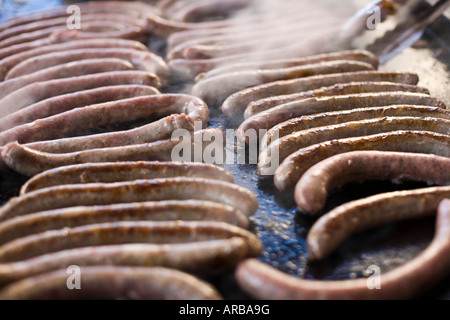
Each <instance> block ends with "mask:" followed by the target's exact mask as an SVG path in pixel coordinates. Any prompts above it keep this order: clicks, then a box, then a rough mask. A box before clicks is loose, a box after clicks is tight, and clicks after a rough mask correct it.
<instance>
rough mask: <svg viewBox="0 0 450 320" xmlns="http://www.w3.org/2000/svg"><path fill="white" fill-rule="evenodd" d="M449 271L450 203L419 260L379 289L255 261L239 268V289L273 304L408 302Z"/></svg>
mask: <svg viewBox="0 0 450 320" xmlns="http://www.w3.org/2000/svg"><path fill="white" fill-rule="evenodd" d="M449 270H450V201H449V200H443V201H442V202H441V204H440V205H439V208H438V217H437V222H436V234H435V236H434V239H433V241H432V242H431V244H430V245H429V246H428V248H427V249H425V251H424V252H422V253H421V254H420V255H419V256H417V257H416V258H414V259H412V260H411V261H408V262H407V263H405V264H404V265H402V266H400V267H398V268H396V269H394V270H392V271H389V272H386V273H384V274H382V275H381V279H380V281H381V289H380V290H370V289H369V288H368V286H367V279H356V280H344V281H316V280H306V279H299V278H296V277H293V276H290V275H287V274H284V273H282V272H280V271H278V270H276V269H274V268H272V267H270V266H268V265H266V264H263V263H262V262H260V261H257V260H247V261H245V262H243V263H242V264H240V265H239V266H238V269H237V271H236V278H237V281H238V283H239V285H240V286H241V288H242V289H243V290H244V291H246V292H247V293H248V294H250V295H251V296H252V297H254V298H258V299H263V300H264V299H273V300H301V299H303V300H312V299H316V300H317V299H322V300H326V299H328V300H336V299H341V300H344V299H348V300H355V299H361V300H367V299H380V300H388V299H395V300H397V299H410V298H414V297H417V296H418V295H419V294H422V293H424V292H426V291H427V290H428V289H430V288H432V287H433V286H434V285H436V284H438V283H439V281H441V280H442V279H445V277H446V276H447V275H448V274H449Z"/></svg>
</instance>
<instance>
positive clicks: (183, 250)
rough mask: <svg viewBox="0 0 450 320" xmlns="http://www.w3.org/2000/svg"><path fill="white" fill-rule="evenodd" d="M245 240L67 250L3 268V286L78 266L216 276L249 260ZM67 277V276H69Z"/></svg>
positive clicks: (0, 272)
mask: <svg viewBox="0 0 450 320" xmlns="http://www.w3.org/2000/svg"><path fill="white" fill-rule="evenodd" d="M249 247H250V245H249V243H248V242H247V241H246V240H245V239H244V238H242V237H232V238H230V239H221V240H209V241H200V242H190V243H174V244H140V243H133V244H122V245H107V246H96V247H84V248H77V249H70V250H64V251H59V252H54V253H50V254H44V255H42V256H39V257H36V258H32V259H28V260H25V261H19V262H14V263H8V264H0V285H5V284H8V283H11V282H14V281H18V280H21V279H23V278H26V277H30V276H34V275H38V274H41V273H45V272H49V271H53V270H57V269H61V268H67V267H68V266H71V265H77V266H81V267H84V266H105V265H108V266H136V267H154V266H162V267H168V268H174V269H179V270H183V271H186V272H189V273H195V274H199V275H201V276H203V277H205V275H217V274H219V273H220V272H224V271H228V270H229V269H230V268H233V267H235V266H236V265H237V264H238V263H239V262H241V261H242V260H244V259H246V258H247V257H249V256H250V254H249V251H250V248H249ZM66 276H67V277H68V275H66Z"/></svg>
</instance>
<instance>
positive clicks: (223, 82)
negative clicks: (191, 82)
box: [192, 60, 373, 105]
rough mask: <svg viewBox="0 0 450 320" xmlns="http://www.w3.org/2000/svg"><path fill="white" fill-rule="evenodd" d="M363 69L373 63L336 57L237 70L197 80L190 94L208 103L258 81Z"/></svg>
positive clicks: (258, 82)
mask: <svg viewBox="0 0 450 320" xmlns="http://www.w3.org/2000/svg"><path fill="white" fill-rule="evenodd" d="M366 70H373V66H372V65H370V64H368V63H365V62H359V61H345V60H336V61H329V62H320V63H317V64H311V65H303V66H299V67H292V68H284V69H268V70H250V71H239V72H234V73H229V74H224V75H218V76H215V77H212V78H208V79H205V80H201V81H200V82H198V83H197V84H196V85H195V86H194V87H193V88H192V94H194V95H196V96H199V97H201V98H202V99H203V100H205V101H206V103H208V104H213V105H216V104H219V103H221V102H223V100H225V99H226V98H227V97H229V96H230V95H231V94H233V93H235V92H237V91H240V90H243V89H245V88H248V87H253V86H257V85H260V84H262V83H267V82H273V81H277V80H287V79H292V78H302V77H308V76H314V75H319V74H333V73H342V72H355V71H366Z"/></svg>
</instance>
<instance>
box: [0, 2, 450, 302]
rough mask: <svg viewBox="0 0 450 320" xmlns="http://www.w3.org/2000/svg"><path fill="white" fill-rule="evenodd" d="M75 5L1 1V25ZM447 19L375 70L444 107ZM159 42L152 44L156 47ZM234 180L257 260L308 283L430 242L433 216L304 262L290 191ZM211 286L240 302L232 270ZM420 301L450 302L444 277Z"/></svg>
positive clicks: (355, 272)
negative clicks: (252, 197)
mask: <svg viewBox="0 0 450 320" xmlns="http://www.w3.org/2000/svg"><path fill="white" fill-rule="evenodd" d="M75 2H79V1H62V0H51V1H50V0H33V1H31V0H29V1H26V3H25V4H18V3H16V2H14V1H13V0H3V8H2V11H1V12H0V23H2V22H3V21H5V20H6V19H8V18H11V17H13V16H17V15H20V14H25V13H27V12H31V11H37V10H44V9H49V8H53V7H56V6H60V5H63V4H71V3H75ZM449 18H450V15H449V14H448V12H447V15H446V16H441V17H440V18H439V19H437V20H436V21H435V22H434V23H433V24H432V25H430V26H429V27H428V28H427V30H426V31H425V34H424V36H423V37H422V39H421V40H420V41H419V42H418V43H417V44H416V45H415V46H413V47H412V48H408V49H406V50H405V51H404V52H403V53H402V54H400V55H398V56H397V57H395V58H394V59H392V60H390V61H389V62H387V63H386V64H385V65H382V66H381V67H380V69H381V70H390V71H408V72H416V73H418V74H419V76H420V83H419V85H421V86H423V87H426V88H428V89H430V91H431V94H432V95H433V96H436V97H438V98H439V99H441V100H443V101H444V102H445V103H446V104H447V105H450V92H449V90H448V88H450V42H449V39H450V19H449ZM156 44H158V43H156ZM187 86H188V84H186V83H177V84H175V83H174V84H173V85H171V86H169V87H168V88H166V90H165V91H166V92H182V91H183V89H184V88H186V87H187ZM210 108H211V121H210V126H211V127H214V128H217V127H220V128H222V129H223V130H225V129H235V128H236V126H235V124H233V123H231V122H229V121H228V119H227V118H226V117H225V116H224V115H223V114H222V113H221V112H220V111H219V110H218V108H217V106H210ZM225 168H226V169H227V170H229V171H230V172H231V173H232V174H233V175H234V177H235V179H236V183H237V184H239V185H242V186H244V187H246V188H248V189H250V190H252V191H253V192H254V193H255V194H256V195H257V197H258V200H259V210H258V212H257V213H256V215H255V216H254V217H253V218H252V225H251V230H252V231H253V232H255V233H256V234H257V235H258V237H259V238H260V239H261V241H262V243H263V245H264V249H263V253H262V255H261V257H260V259H261V260H262V261H264V262H266V263H268V264H269V265H271V266H273V267H275V268H277V269H279V270H281V271H283V272H285V273H288V274H291V275H294V276H299V277H304V278H307V279H321V280H344V279H351V278H355V277H364V276H367V273H366V270H367V268H368V267H369V266H371V265H377V266H379V267H380V268H381V270H382V272H386V271H388V270H391V269H393V268H395V267H397V266H399V265H401V264H403V263H404V262H405V261H407V260H410V259H412V258H414V257H415V256H417V255H418V254H420V252H421V251H422V250H423V249H424V248H425V247H426V246H427V245H428V244H429V243H430V241H431V239H432V237H433V233H434V223H435V220H434V218H430V219H421V220H417V221H407V222H402V223H397V224H392V225H387V226H383V227H380V228H377V229H374V230H370V231H367V232H364V233H361V234H358V235H355V236H352V237H351V238H350V239H348V240H347V241H346V242H345V243H344V244H343V245H341V246H340V248H339V249H338V250H337V251H336V252H335V253H334V254H333V255H332V256H331V257H330V258H328V259H326V260H324V261H322V262H320V263H314V264H313V263H310V262H308V250H307V246H306V241H305V239H306V235H307V233H308V231H309V229H310V228H311V226H312V224H313V223H314V221H315V220H314V219H313V218H310V217H307V216H305V215H303V214H302V213H300V212H298V210H297V209H296V207H295V204H294V201H293V193H289V192H287V193H286V192H284V193H280V192H278V191H277V190H276V188H275V187H274V185H273V182H272V179H264V178H261V177H259V176H258V175H257V173H256V165H238V164H234V165H225ZM26 180H27V178H26V177H24V176H21V175H19V174H16V173H14V172H8V173H4V174H2V176H1V178H0V202H1V203H3V202H5V201H7V200H8V199H9V198H11V197H13V196H15V195H17V194H18V191H19V188H20V186H21V185H22V184H23V183H24V182H25V181H26ZM422 187H426V185H424V184H421V183H408V184H403V185H400V186H399V185H393V184H391V183H388V182H374V183H365V184H363V185H350V186H347V187H344V188H343V189H342V190H340V191H338V192H335V193H334V194H333V195H332V196H331V197H330V199H329V201H328V204H327V207H326V208H325V209H324V212H327V211H329V210H331V209H332V208H334V207H336V206H338V205H340V204H343V203H345V202H348V201H352V200H356V199H359V198H363V197H367V196H370V195H374V194H378V193H383V192H390V191H396V190H405V189H415V188H422ZM207 280H208V281H210V282H212V283H213V284H214V285H215V286H216V287H217V288H218V290H219V291H220V292H221V293H222V295H223V296H224V298H225V299H234V300H243V299H249V297H248V296H247V295H246V294H245V293H243V292H242V291H241V290H240V289H239V287H238V286H237V284H236V282H235V280H234V274H233V272H232V271H230V272H229V273H226V274H223V275H220V276H218V277H215V278H213V279H207ZM419 298H421V299H450V277H449V278H448V279H447V280H445V281H443V282H442V283H441V284H439V285H438V286H437V287H435V288H434V289H433V290H432V291H431V292H428V293H424V295H423V296H422V297H419Z"/></svg>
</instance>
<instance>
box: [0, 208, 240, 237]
mask: <svg viewBox="0 0 450 320" xmlns="http://www.w3.org/2000/svg"><path fill="white" fill-rule="evenodd" d="M177 220H183V221H217V222H225V223H229V224H232V225H236V226H239V227H242V228H245V229H246V228H247V227H248V219H247V217H245V216H244V215H243V214H242V213H241V212H239V211H238V210H236V209H234V208H232V207H230V206H228V205H224V204H218V203H214V202H209V201H198V200H186V201H157V202H139V203H127V204H113V205H104V206H90V207H71V208H65V209H56V210H50V211H42V212H38V213H34V214H29V215H25V216H21V217H16V218H13V219H10V220H7V221H4V222H3V223H2V224H0V244H4V243H7V242H9V241H12V240H14V239H18V238H22V237H25V236H29V235H32V234H35V233H42V232H45V231H48V230H57V229H64V228H66V227H67V228H74V227H79V226H86V225H91V224H99V223H107V222H108V223H112V222H121V221H177Z"/></svg>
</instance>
